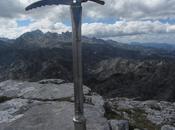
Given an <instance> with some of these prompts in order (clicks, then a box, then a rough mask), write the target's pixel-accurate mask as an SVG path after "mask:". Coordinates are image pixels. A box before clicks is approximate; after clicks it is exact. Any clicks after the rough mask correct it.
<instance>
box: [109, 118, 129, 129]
mask: <svg viewBox="0 0 175 130" xmlns="http://www.w3.org/2000/svg"><path fill="white" fill-rule="evenodd" d="M109 126H110V128H111V130H129V122H128V121H127V120H110V121H109Z"/></svg>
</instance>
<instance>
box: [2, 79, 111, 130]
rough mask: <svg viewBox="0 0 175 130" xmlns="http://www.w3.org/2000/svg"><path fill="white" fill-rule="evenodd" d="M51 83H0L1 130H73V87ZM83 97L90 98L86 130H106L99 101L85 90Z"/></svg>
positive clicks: (100, 101) (99, 99)
mask: <svg viewBox="0 0 175 130" xmlns="http://www.w3.org/2000/svg"><path fill="white" fill-rule="evenodd" d="M53 81H54V82H56V80H48V81H47V80H43V81H40V82H20V81H13V80H8V81H4V82H1V83H0V90H1V92H0V98H1V97H3V99H4V101H1V104H0V130H73V129H74V125H73V121H72V118H73V115H74V103H73V100H74V99H73V95H74V93H73V92H74V91H73V84H72V83H62V84H53V83H52V82H53ZM59 81H62V80H57V82H56V83H58V82H59ZM50 82H51V83H50ZM41 83H42V84H41ZM84 94H85V95H86V96H88V97H89V98H91V102H87V103H85V106H84V107H85V116H86V118H87V129H88V130H109V126H108V122H107V119H106V118H105V117H104V116H103V115H104V112H105V111H104V109H103V103H104V101H103V99H102V97H101V96H99V95H96V94H93V95H92V94H90V89H89V88H87V87H86V86H84ZM5 97H6V98H5Z"/></svg>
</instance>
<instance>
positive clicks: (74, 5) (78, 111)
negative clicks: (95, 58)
mask: <svg viewBox="0 0 175 130" xmlns="http://www.w3.org/2000/svg"><path fill="white" fill-rule="evenodd" d="M87 1H92V2H96V3H98V4H101V5H104V4H105V2H104V1H102V0H40V1H38V2H35V3H33V4H31V5H29V6H28V7H26V11H28V10H31V9H33V8H38V7H41V6H46V5H69V6H70V11H71V20H72V46H73V77H74V96H75V116H74V118H73V121H74V127H75V130H86V119H85V117H84V108H83V102H84V95H83V87H82V86H83V85H82V82H83V80H82V50H81V25H82V21H81V19H82V6H81V4H82V3H83V2H87Z"/></svg>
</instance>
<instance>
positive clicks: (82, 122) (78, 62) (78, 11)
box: [70, 2, 86, 130]
mask: <svg viewBox="0 0 175 130" xmlns="http://www.w3.org/2000/svg"><path fill="white" fill-rule="evenodd" d="M70 10H71V19H72V40H73V42H72V47H73V77H74V97H75V116H74V118H73V121H74V126H75V130H86V119H85V117H84V111H83V110H84V109H83V102H84V95H83V85H82V82H83V81H82V45H81V24H82V23H81V22H82V6H81V3H80V2H77V3H75V4H72V5H71V7H70Z"/></svg>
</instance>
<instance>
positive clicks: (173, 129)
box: [161, 125, 175, 130]
mask: <svg viewBox="0 0 175 130" xmlns="http://www.w3.org/2000/svg"><path fill="white" fill-rule="evenodd" d="M161 130H175V127H173V126H170V125H164V126H162V128H161Z"/></svg>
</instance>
